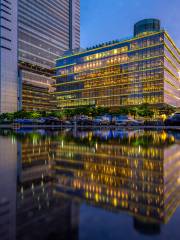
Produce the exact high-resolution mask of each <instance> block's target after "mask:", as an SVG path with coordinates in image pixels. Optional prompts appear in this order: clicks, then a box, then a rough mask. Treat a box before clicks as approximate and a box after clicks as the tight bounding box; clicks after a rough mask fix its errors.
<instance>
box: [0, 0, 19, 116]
mask: <svg viewBox="0 0 180 240" xmlns="http://www.w3.org/2000/svg"><path fill="white" fill-rule="evenodd" d="M17 95H18V81H17V0H8V1H7V0H1V1H0V113H3V112H14V111H17V105H18V104H17Z"/></svg>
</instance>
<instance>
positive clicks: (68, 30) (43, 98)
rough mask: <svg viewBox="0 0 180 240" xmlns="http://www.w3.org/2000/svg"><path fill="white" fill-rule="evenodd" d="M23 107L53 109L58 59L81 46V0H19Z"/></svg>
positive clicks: (20, 79) (26, 108)
mask: <svg viewBox="0 0 180 240" xmlns="http://www.w3.org/2000/svg"><path fill="white" fill-rule="evenodd" d="M18 7H19V10H18V13H19V15H18V37H19V43H18V44H19V81H20V86H22V88H21V89H20V91H19V103H20V105H19V108H20V109H24V110H28V111H31V110H51V109H53V107H55V106H54V105H53V104H52V103H51V100H53V98H50V95H49V91H52V90H53V89H52V88H51V84H52V83H53V80H52V78H51V76H52V74H53V71H52V70H51V69H52V68H53V67H54V62H55V59H56V58H57V57H58V56H59V55H62V53H63V52H64V51H65V50H68V49H75V48H78V47H79V44H80V43H79V42H80V1H79V0H43V1H41V0H32V1H26V0H19V1H18Z"/></svg>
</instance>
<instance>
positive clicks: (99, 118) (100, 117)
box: [93, 116, 111, 125]
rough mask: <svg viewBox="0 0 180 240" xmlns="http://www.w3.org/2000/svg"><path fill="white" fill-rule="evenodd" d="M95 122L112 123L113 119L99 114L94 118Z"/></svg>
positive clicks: (95, 123)
mask: <svg viewBox="0 0 180 240" xmlns="http://www.w3.org/2000/svg"><path fill="white" fill-rule="evenodd" d="M93 124H94V125H110V124H111V119H110V118H109V116H99V117H96V118H95V119H93Z"/></svg>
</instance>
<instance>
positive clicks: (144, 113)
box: [137, 103, 154, 118]
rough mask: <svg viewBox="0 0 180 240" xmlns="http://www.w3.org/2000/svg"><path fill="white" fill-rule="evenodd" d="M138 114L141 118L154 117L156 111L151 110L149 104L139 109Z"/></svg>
mask: <svg viewBox="0 0 180 240" xmlns="http://www.w3.org/2000/svg"><path fill="white" fill-rule="evenodd" d="M137 114H138V115H139V116H141V117H150V118H151V117H153V116H154V111H153V110H152V109H151V107H150V106H149V104H147V103H144V104H142V105H140V106H139V107H138V110H137Z"/></svg>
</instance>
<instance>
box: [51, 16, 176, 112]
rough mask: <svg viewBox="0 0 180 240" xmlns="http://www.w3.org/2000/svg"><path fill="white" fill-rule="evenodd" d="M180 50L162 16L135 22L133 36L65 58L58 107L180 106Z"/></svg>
mask: <svg viewBox="0 0 180 240" xmlns="http://www.w3.org/2000/svg"><path fill="white" fill-rule="evenodd" d="M179 72H180V51H179V49H178V48H177V47H176V45H175V44H174V42H173V40H172V39H171V38H170V36H169V35H168V33H167V32H166V31H164V30H162V29H161V28H160V21H159V20H157V19H145V20H142V21H140V22H138V23H137V24H135V26H134V36H133V37H130V38H128V39H126V40H120V41H112V42H109V43H105V44H101V45H97V46H95V47H92V48H88V49H86V50H83V51H79V52H75V51H74V52H71V54H69V55H66V56H63V57H60V58H59V59H58V60H57V62H56V74H55V76H54V79H56V84H54V85H53V87H56V96H57V100H58V107H59V108H74V107H79V106H101V107H110V108H115V107H119V106H131V105H139V104H143V103H149V104H152V105H153V106H157V107H158V106H163V105H165V104H167V105H171V106H175V107H179V106H180V90H179V89H180V78H179Z"/></svg>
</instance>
